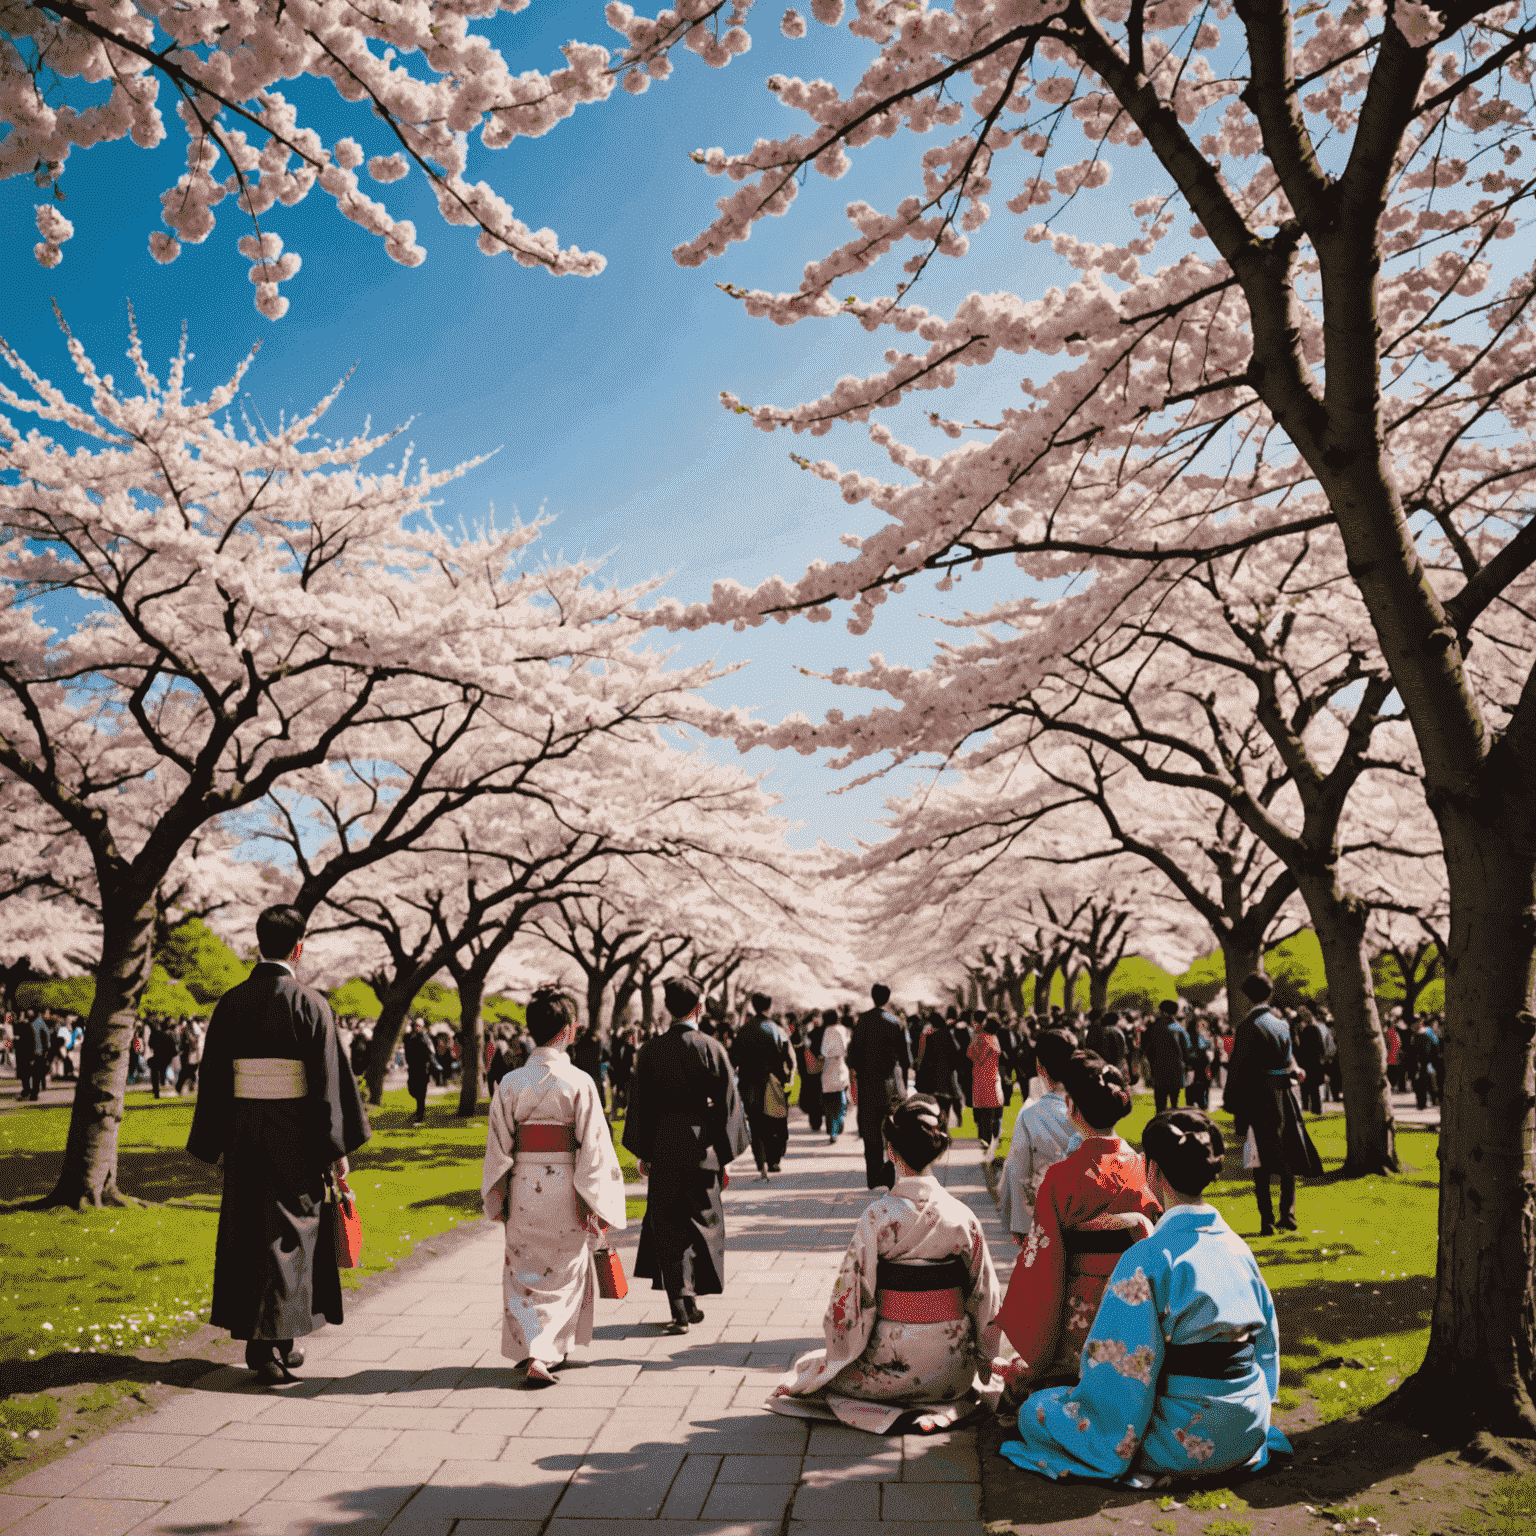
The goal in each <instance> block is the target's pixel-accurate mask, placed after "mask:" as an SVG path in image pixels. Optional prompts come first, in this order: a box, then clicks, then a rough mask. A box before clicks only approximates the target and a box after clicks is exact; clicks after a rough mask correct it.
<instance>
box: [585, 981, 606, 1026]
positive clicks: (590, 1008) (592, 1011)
mask: <svg viewBox="0 0 1536 1536" xmlns="http://www.w3.org/2000/svg"><path fill="white" fill-rule="evenodd" d="M604 990H605V988H604V978H603V975H602V973H601V972H600V971H588V972H587V1022H588V1023H589V1024H590V1025H591V1026H592V1028H593V1029H596V1030H599V1031H601V1029H602V1027H603V992H604Z"/></svg>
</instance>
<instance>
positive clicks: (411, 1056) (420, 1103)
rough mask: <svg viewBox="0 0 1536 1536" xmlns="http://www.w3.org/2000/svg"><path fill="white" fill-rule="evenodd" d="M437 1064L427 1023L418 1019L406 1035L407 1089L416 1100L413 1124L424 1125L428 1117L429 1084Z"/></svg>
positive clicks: (412, 1118)
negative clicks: (428, 1034)
mask: <svg viewBox="0 0 1536 1536" xmlns="http://www.w3.org/2000/svg"><path fill="white" fill-rule="evenodd" d="M436 1064H437V1057H436V1056H435V1055H434V1054H433V1051H432V1041H431V1040H430V1039H429V1038H428V1036H427V1026H426V1024H425V1023H424V1022H423V1021H422V1020H420V1019H417V1020H416V1022H415V1023H414V1024H413V1025H411V1027H410V1030H409V1031H408V1032H407V1033H406V1037H405V1091H406V1092H407V1093H408V1094H410V1096H411V1097H412V1098H413V1099H415V1100H416V1113H415V1114H414V1115H412V1116H411V1124H412V1125H424V1124H425V1123H426V1119H427V1084H428V1082H429V1081H430V1080H431V1078H432V1076H433V1073H434V1071H435V1068H436Z"/></svg>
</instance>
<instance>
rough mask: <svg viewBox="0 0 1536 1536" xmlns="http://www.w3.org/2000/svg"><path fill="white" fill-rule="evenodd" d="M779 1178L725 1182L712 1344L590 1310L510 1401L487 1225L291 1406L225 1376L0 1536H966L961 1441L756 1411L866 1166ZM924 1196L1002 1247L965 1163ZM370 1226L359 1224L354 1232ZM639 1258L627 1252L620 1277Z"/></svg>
mask: <svg viewBox="0 0 1536 1536" xmlns="http://www.w3.org/2000/svg"><path fill="white" fill-rule="evenodd" d="M791 1127H792V1129H791V1136H790V1149H789V1155H788V1157H787V1158H786V1159H785V1163H784V1170H785V1171H784V1173H783V1174H781V1175H779V1176H777V1177H775V1178H774V1180H773V1182H772V1184H770V1185H764V1184H762V1183H760V1182H757V1181H756V1179H755V1178H754V1176H753V1173H752V1168H751V1163H750V1160H749V1159H748V1160H745V1161H744V1162H738V1163H737V1165H736V1175H735V1179H734V1182H733V1183H732V1186H731V1188H730V1190H729V1191H728V1192H727V1194H726V1221H727V1226H728V1230H729V1247H728V1252H727V1270H728V1281H727V1286H726V1291H725V1294H724V1295H723V1296H717V1297H711V1298H706V1299H704V1301H703V1303H702V1305H703V1308H704V1311H705V1314H706V1320H705V1322H704V1323H702V1324H699V1325H696V1326H695V1327H694V1328H693V1329H692V1331H691V1332H689V1333H688V1334H687V1335H685V1336H683V1337H680V1338H673V1337H669V1336H667V1335H665V1334H663V1333H662V1331H661V1324H662V1323H663V1321H664V1320H665V1318H666V1316H667V1307H666V1299H665V1296H664V1295H663V1294H662V1293H660V1292H652V1291H650V1290H649V1289H641V1288H640V1287H638V1286H637V1287H635V1288H634V1289H632V1290H631V1292H630V1295H629V1296H628V1298H626V1299H625V1300H624V1301H621V1302H611V1301H600V1302H599V1303H598V1325H597V1336H596V1338H595V1339H594V1341H593V1344H592V1346H591V1348H590V1349H589V1350H587V1351H585V1355H586V1360H585V1361H584V1363H583V1366H582V1368H580V1369H573V1370H570V1371H569V1372H566V1373H564V1375H563V1377H562V1380H561V1381H560V1384H559V1385H558V1386H555V1387H552V1388H549V1389H547V1390H545V1391H542V1392H537V1393H532V1392H523V1391H519V1390H516V1389H514V1388H512V1386H511V1374H510V1372H509V1371H508V1370H507V1369H506V1366H507V1364H508V1362H506V1361H504V1360H503V1359H502V1358H501V1355H500V1352H499V1339H500V1333H499V1328H500V1324H499V1310H500V1273H501V1230H500V1228H499V1227H492V1226H490V1225H489V1224H487V1225H485V1226H484V1227H483V1228H481V1229H479V1230H477V1231H476V1232H475V1234H474V1235H473V1236H472V1237H469V1238H467V1239H466V1240H465V1241H464V1242H463V1243H462V1244H461V1245H459V1246H457V1247H456V1248H455V1249H454V1250H453V1252H452V1253H451V1254H447V1255H444V1256H443V1257H442V1258H440V1259H437V1260H434V1261H432V1262H430V1263H428V1264H426V1265H423V1266H421V1267H419V1268H416V1269H414V1270H413V1271H412V1272H411V1273H410V1275H409V1277H408V1278H405V1277H403V1278H401V1279H399V1280H397V1281H395V1282H394V1283H392V1284H389V1285H387V1286H385V1287H384V1288H383V1289H381V1290H379V1291H377V1292H375V1293H374V1294H373V1295H371V1296H370V1297H369V1298H368V1299H367V1300H366V1301H364V1302H362V1303H360V1304H359V1305H357V1306H356V1307H355V1308H354V1309H352V1310H351V1312H350V1314H349V1316H348V1318H347V1322H346V1325H345V1326H344V1327H342V1328H334V1329H328V1330H325V1331H323V1332H321V1333H319V1334H315V1335H311V1337H310V1338H309V1339H307V1340H306V1341H305V1348H306V1350H307V1352H308V1356H309V1359H308V1363H307V1364H306V1365H305V1367H304V1369H303V1373H302V1374H303V1376H304V1381H303V1384H302V1385H300V1386H296V1387H288V1388H283V1389H277V1390H273V1391H264V1390H262V1389H260V1388H256V1387H253V1386H251V1385H249V1377H248V1374H247V1373H246V1372H245V1371H243V1370H237V1369H229V1368H221V1369H218V1370H215V1371H212V1372H211V1373H210V1374H209V1375H207V1376H205V1377H204V1378H202V1379H201V1380H200V1381H199V1382H198V1383H197V1385H196V1386H195V1387H193V1388H191V1389H190V1390H188V1391H186V1392H183V1393H181V1394H180V1395H179V1396H177V1397H176V1398H174V1399H173V1400H172V1401H171V1402H170V1403H168V1404H167V1405H165V1406H164V1407H162V1408H160V1409H159V1410H158V1411H157V1412H155V1413H152V1414H148V1415H145V1416H143V1417H141V1418H138V1419H135V1420H133V1421H132V1422H131V1424H130V1425H129V1426H128V1428H127V1429H126V1430H124V1431H123V1432H120V1433H117V1434H111V1435H108V1436H106V1437H104V1438H102V1439H100V1440H97V1441H95V1442H93V1443H91V1444H89V1445H85V1446H82V1447H80V1448H79V1449H78V1450H75V1451H73V1452H71V1453H70V1454H69V1455H67V1456H65V1457H63V1458H61V1459H60V1460H57V1461H55V1462H53V1463H51V1464H50V1465H48V1466H46V1467H43V1468H40V1469H39V1470H38V1471H36V1472H34V1473H31V1474H30V1475H29V1476H27V1477H24V1478H22V1479H21V1480H20V1481H19V1482H16V1483H14V1484H12V1485H11V1487H10V1488H9V1490H7V1492H6V1494H5V1495H3V1496H0V1529H4V1530H5V1533H6V1536H126V1533H128V1532H134V1533H142V1536H151V1533H164V1536H203V1533H211V1532H213V1531H214V1530H215V1529H219V1528H225V1529H229V1530H231V1531H233V1532H236V1533H247V1532H249V1533H259V1536H268V1533H271V1536H278V1533H291V1536H300V1533H304V1536H308V1533H312V1532H319V1533H335V1536H341V1533H346V1536H376V1533H378V1536H382V1533H383V1532H386V1531H387V1532H388V1533H389V1536H546V1533H547V1536H618V1533H619V1532H621V1531H624V1530H626V1529H627V1524H626V1522H647V1523H648V1525H649V1528H650V1529H653V1530H655V1531H657V1532H667V1533H673V1536H777V1533H780V1532H782V1531H784V1530H785V1517H786V1514H787V1515H788V1526H787V1531H788V1536H876V1533H879V1532H887V1533H891V1536H897V1533H907V1536H923V1533H932V1536H940V1533H941V1532H942V1533H944V1536H981V1533H982V1525H981V1521H980V1519H979V1514H980V1509H979V1500H980V1471H979V1467H978V1465H977V1459H976V1449H975V1444H974V1432H973V1431H966V1430H961V1431H958V1432H954V1433H951V1434H949V1435H943V1436H934V1437H905V1438H890V1439H881V1438H877V1437H875V1436H871V1435H865V1434H862V1433H860V1432H859V1431H857V1430H851V1429H845V1428H842V1427H841V1426H835V1425H824V1424H820V1423H815V1424H813V1423H809V1422H807V1421H805V1420H801V1419H792V1418H786V1417H784V1416H782V1415H778V1414H772V1413H769V1412H767V1411H765V1410H764V1408H763V1406H762V1403H763V1399H764V1398H765V1397H766V1396H767V1394H768V1392H769V1389H770V1388H771V1387H772V1386H773V1384H774V1383H775V1382H776V1381H777V1380H778V1379H779V1376H780V1375H781V1373H782V1372H783V1371H784V1369H785V1368H786V1367H787V1366H788V1365H789V1364H790V1363H791V1361H792V1360H793V1359H794V1358H795V1357H796V1356H797V1355H798V1354H800V1353H801V1352H802V1351H804V1350H806V1349H810V1348H814V1347H815V1346H817V1345H818V1344H819V1343H820V1342H821V1316H822V1312H823V1310H824V1309H825V1306H826V1302H827V1296H828V1293H829V1291H830V1288H831V1281H832V1276H833V1274H834V1272H835V1271H836V1269H837V1266H838V1264H839V1262H840V1260H841V1256H842V1253H843V1250H844V1248H845V1246H846V1244H847V1239H848V1233H849V1230H850V1228H851V1226H852V1224H853V1221H854V1220H855V1219H856V1217H857V1216H858V1214H859V1212H860V1211H862V1210H863V1208H864V1205H865V1203H866V1201H867V1199H868V1198H869V1197H868V1194H867V1192H866V1191H865V1189H864V1187H863V1186H864V1173H863V1160H862V1156H861V1155H860V1152H859V1143H858V1142H857V1140H855V1139H854V1138H852V1137H851V1136H845V1137H844V1138H843V1140H842V1141H841V1142H840V1143H839V1144H838V1145H837V1147H835V1148H831V1147H828V1146H827V1144H826V1141H825V1138H824V1137H822V1136H819V1135H813V1134H812V1133H811V1132H809V1131H808V1130H806V1129H805V1122H804V1120H803V1119H802V1118H801V1117H800V1116H799V1115H798V1114H796V1115H795V1116H794V1117H793V1119H792V1121H791ZM937 1172H938V1173H939V1176H940V1177H941V1178H942V1179H943V1180H944V1182H945V1183H946V1185H947V1186H948V1187H949V1188H950V1189H951V1190H953V1191H954V1192H955V1193H956V1194H957V1195H959V1196H960V1197H961V1198H962V1199H965V1200H966V1201H967V1202H968V1203H970V1204H971V1205H972V1206H973V1208H974V1209H975V1210H976V1211H977V1212H978V1214H980V1215H981V1217H982V1220H983V1222H984V1223H985V1224H986V1227H987V1234H988V1238H989V1240H990V1241H991V1244H992V1250H993V1254H994V1257H995V1258H996V1259H998V1260H1000V1261H1001V1265H1002V1267H1003V1268H1004V1271H1005V1273H1006V1269H1007V1267H1008V1266H1009V1265H1010V1264H1011V1255H1012V1245H1011V1244H1008V1243H1006V1241H1005V1238H1004V1234H1003V1233H1002V1230H1001V1228H1000V1226H999V1224H998V1221H997V1217H996V1212H995V1210H994V1208H993V1205H992V1201H991V1200H990V1199H989V1198H988V1196H987V1193H986V1189H985V1186H984V1183H983V1180H982V1174H981V1163H980V1158H979V1149H978V1148H977V1147H976V1144H975V1143H974V1142H964V1143H959V1144H957V1145H956V1147H955V1148H954V1149H953V1151H952V1152H951V1153H950V1154H949V1156H948V1157H947V1158H946V1160H945V1162H944V1164H942V1165H941V1166H940V1167H939V1168H938V1169H937ZM363 1217H364V1221H365V1222H366V1220H367V1212H366V1209H365V1210H364V1212H363ZM637 1237H638V1232H637V1231H636V1230H635V1229H631V1231H630V1232H628V1233H627V1234H625V1237H624V1240H623V1242H622V1243H621V1244H620V1245H619V1246H620V1248H621V1251H622V1253H623V1255H624V1259H625V1269H626V1272H629V1273H632V1272H633V1267H634V1266H633V1255H634V1245H635V1242H636V1240H637Z"/></svg>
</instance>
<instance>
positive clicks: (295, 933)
mask: <svg viewBox="0 0 1536 1536" xmlns="http://www.w3.org/2000/svg"><path fill="white" fill-rule="evenodd" d="M256 943H257V945H258V947H259V948H260V951H261V959H260V961H259V962H258V963H257V965H256V967H255V969H254V970H253V971H252V972H251V974H250V975H249V976H248V977H247V978H246V979H245V980H244V981H242V982H241V983H240V984H239V985H238V986H236V987H232V988H231V989H230V990H229V991H228V992H226V993H225V994H224V996H223V997H221V998H220V999H219V1002H218V1006H217V1007H216V1008H215V1009H214V1011H213V1018H212V1019H211V1020H210V1021H209V1024H208V1034H207V1036H206V1038H205V1039H204V1041H203V1061H202V1067H201V1070H200V1076H201V1078H202V1081H201V1082H200V1083H199V1085H198V1091H197V1104H196V1106H195V1108H194V1109H193V1113H192V1130H191V1134H190V1135H189V1136H188V1137H187V1151H188V1152H190V1153H191V1154H192V1156H193V1157H195V1158H198V1159H199V1160H200V1161H202V1162H205V1163H218V1164H220V1165H221V1166H222V1167H223V1170H224V1194H223V1198H222V1199H221V1201H220V1203H219V1229H218V1238H217V1244H216V1247H215V1250H214V1263H213V1309H212V1312H211V1314H210V1318H209V1320H210V1321H211V1322H212V1323H213V1325H214V1327H215V1328H226V1329H228V1330H229V1333H230V1336H231V1337H232V1338H236V1339H244V1340H245V1341H246V1345H245V1363H246V1365H247V1366H248V1367H250V1369H251V1370H253V1371H254V1372H255V1373H256V1378H257V1380H258V1381H260V1382H261V1383H263V1384H264V1385H267V1386H275V1385H277V1384H278V1383H281V1382H285V1381H292V1380H293V1379H294V1378H293V1376H292V1375H291V1372H292V1370H293V1368H294V1367H296V1366H299V1365H302V1364H303V1362H304V1357H303V1354H302V1353H301V1352H300V1351H297V1350H295V1349H294V1347H293V1343H294V1340H295V1339H296V1338H299V1337H301V1336H302V1335H304V1334H307V1333H310V1332H312V1331H313V1330H314V1328H315V1326H316V1324H317V1323H319V1322H320V1321H322V1320H323V1321H325V1322H328V1323H337V1324H339V1323H340V1322H341V1321H342V1304H341V1278H340V1274H339V1272H338V1270H337V1266H336V1244H335V1238H334V1236H333V1232H332V1226H331V1221H332V1219H333V1218H332V1217H330V1216H329V1215H328V1214H327V1202H326V1200H325V1195H326V1185H327V1181H328V1179H335V1180H339V1181H342V1182H344V1181H345V1179H346V1174H347V1157H348V1154H349V1153H352V1152H355V1151H356V1150H357V1148H358V1147H360V1146H362V1145H363V1143H364V1142H366V1141H367V1140H368V1138H369V1136H370V1135H371V1134H372V1132H371V1131H370V1130H369V1126H368V1115H367V1112H366V1110H365V1109H364V1108H363V1100H362V1095H361V1094H359V1092H358V1090H357V1079H356V1078H354V1077H353V1076H352V1068H351V1065H350V1064H349V1063H348V1061H347V1058H346V1053H345V1052H344V1051H343V1050H342V1048H341V1040H340V1037H339V1036H338V1034H337V1032H336V1021H335V1020H334V1019H333V1018H332V1017H331V1010H330V1005H329V1004H328V1003H327V1002H326V1000H325V999H324V998H323V997H322V996H321V995H320V994H319V993H318V992H316V991H314V990H313V989H312V988H310V987H306V986H303V985H301V984H300V982H299V981H298V980H297V979H296V978H295V976H294V973H293V967H294V966H295V965H296V964H297V963H298V959H299V956H300V955H301V954H302V953H303V951H304V914H303V913H302V912H301V911H300V910H299V909H298V908H297V907H290V906H278V907H267V908H266V909H265V910H263V911H262V913H261V914H260V916H258V917H257V919H256Z"/></svg>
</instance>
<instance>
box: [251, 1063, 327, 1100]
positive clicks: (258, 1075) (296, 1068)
mask: <svg viewBox="0 0 1536 1536" xmlns="http://www.w3.org/2000/svg"><path fill="white" fill-rule="evenodd" d="M308 1093H309V1078H308V1076H307V1075H306V1073H305V1071H304V1063H303V1062H302V1061H293V1060H291V1059H290V1058H288V1057H286V1056H237V1057H236V1058H235V1097H236V1098H237V1099H302V1098H304V1097H305V1096H306V1095H307V1094H308Z"/></svg>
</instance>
